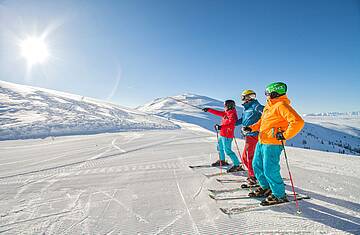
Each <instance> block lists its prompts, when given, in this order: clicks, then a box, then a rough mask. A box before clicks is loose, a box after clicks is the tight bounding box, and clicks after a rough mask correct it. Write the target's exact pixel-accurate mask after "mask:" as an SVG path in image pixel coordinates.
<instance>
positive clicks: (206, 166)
mask: <svg viewBox="0 0 360 235" xmlns="http://www.w3.org/2000/svg"><path fill="white" fill-rule="evenodd" d="M189 167H190V168H191V169H194V168H211V167H213V166H211V165H192V166H191V165H190V166H189Z"/></svg>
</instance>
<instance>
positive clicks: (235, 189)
mask: <svg viewBox="0 0 360 235" xmlns="http://www.w3.org/2000/svg"><path fill="white" fill-rule="evenodd" d="M257 187H260V186H259V185H258V184H256V185H251V186H250V185H248V184H242V185H241V186H240V187H237V188H230V189H208V191H209V192H211V193H213V194H221V193H231V192H237V191H241V190H243V189H249V188H257Z"/></svg>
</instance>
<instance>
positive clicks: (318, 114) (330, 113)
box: [303, 111, 360, 117]
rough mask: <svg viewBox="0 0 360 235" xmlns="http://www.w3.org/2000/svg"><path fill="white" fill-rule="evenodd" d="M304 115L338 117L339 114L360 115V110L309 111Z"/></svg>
mask: <svg viewBox="0 0 360 235" xmlns="http://www.w3.org/2000/svg"><path fill="white" fill-rule="evenodd" d="M303 116H304V117H337V116H360V111H353V112H323V113H308V114H304V115H303Z"/></svg>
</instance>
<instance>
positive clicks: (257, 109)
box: [235, 100, 264, 136]
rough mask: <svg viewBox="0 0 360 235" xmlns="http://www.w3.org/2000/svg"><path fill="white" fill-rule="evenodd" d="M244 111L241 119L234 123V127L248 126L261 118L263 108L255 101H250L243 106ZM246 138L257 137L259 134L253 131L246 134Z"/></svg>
mask: <svg viewBox="0 0 360 235" xmlns="http://www.w3.org/2000/svg"><path fill="white" fill-rule="evenodd" d="M243 106H244V111H243V113H242V115H241V118H240V119H239V120H237V121H236V124H235V125H236V126H240V125H243V126H250V125H252V124H254V123H256V122H257V121H259V119H260V118H261V115H262V112H263V110H264V106H263V105H261V104H260V103H259V101H257V100H252V101H250V102H248V103H245V104H243ZM246 135H247V136H258V135H259V132H258V131H254V132H250V133H248V134H246Z"/></svg>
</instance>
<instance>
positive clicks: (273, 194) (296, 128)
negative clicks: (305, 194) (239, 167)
mask: <svg viewBox="0 0 360 235" xmlns="http://www.w3.org/2000/svg"><path fill="white" fill-rule="evenodd" d="M286 92H287V86H286V84H285V83H282V82H275V83H271V84H269V85H268V86H267V87H266V90H265V95H266V97H267V104H266V105H265V108H264V111H263V114H262V115H261V119H260V120H259V121H258V122H257V123H255V124H253V125H251V126H247V127H243V131H244V132H249V131H259V142H258V143H257V145H256V149H255V154H254V159H253V169H254V171H255V176H256V178H257V180H258V181H259V184H260V188H258V189H257V190H255V191H254V192H251V193H250V194H249V196H250V197H263V196H267V197H266V199H264V200H263V201H262V202H261V204H262V205H271V204H277V203H283V202H287V201H288V199H287V197H286V194H285V186H284V182H283V180H282V178H281V174H280V155H281V151H282V150H283V146H282V141H284V142H285V141H286V140H288V139H291V138H292V137H294V136H295V135H297V134H298V133H299V132H300V130H301V129H302V128H303V126H304V120H303V119H302V118H301V117H300V115H299V114H298V113H297V112H296V111H295V110H294V109H293V108H292V107H291V106H290V100H289V99H288V98H287V96H286Z"/></svg>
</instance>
